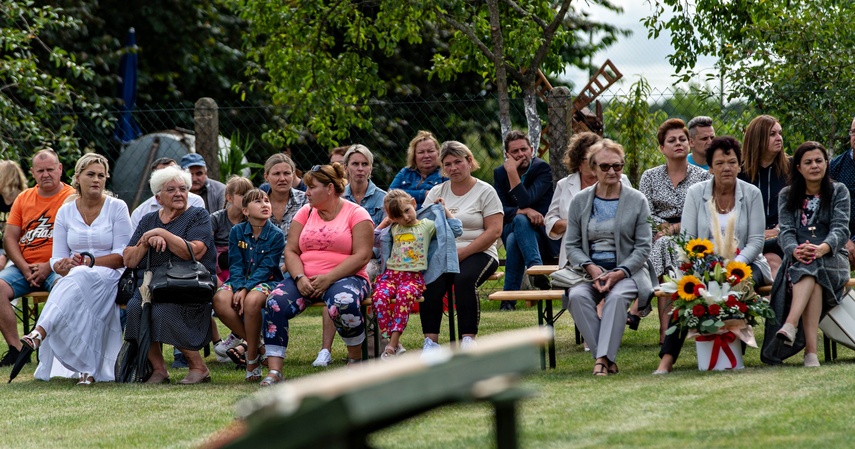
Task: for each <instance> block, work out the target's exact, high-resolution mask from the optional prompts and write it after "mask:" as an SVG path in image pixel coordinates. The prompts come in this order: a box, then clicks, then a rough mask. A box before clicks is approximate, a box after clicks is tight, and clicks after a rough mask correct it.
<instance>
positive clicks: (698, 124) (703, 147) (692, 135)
mask: <svg viewBox="0 0 855 449" xmlns="http://www.w3.org/2000/svg"><path fill="white" fill-rule="evenodd" d="M686 127H687V128H689V148H691V149H692V152H691V153H690V154H689V156H688V161H689V163H690V164H692V165H697V166H698V167H701V168H703V169H704V170H709V168H710V166H709V162H708V161H707V148H709V146H710V143H712V140H713V139H715V129H714V128H713V126H712V119H711V118H709V117H706V116H703V115H699V116H697V117H695V118H693V119H691V120H689V124H688V125H686Z"/></svg>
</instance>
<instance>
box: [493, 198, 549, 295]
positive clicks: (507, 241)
mask: <svg viewBox="0 0 855 449" xmlns="http://www.w3.org/2000/svg"><path fill="white" fill-rule="evenodd" d="M502 242H503V243H504V245H505V251H506V254H505V288H504V289H505V290H506V291H509V290H519V289H520V286H521V285H522V280H523V276H524V275H525V270H526V269H527V268H528V267H531V266H532V265H542V264H543V259H542V258H541V256H540V248H548V246H547V245H548V241H547V237H546V233H545V232H544V231H543V226H539V227H535V226H533V225H532V224H531V221H530V220H529V219H528V217H526V216H525V215H524V214H517V215H516V216H514V219H513V220H511V222H510V223H508V224H506V225H505V227H504V228H503V229H502Z"/></svg>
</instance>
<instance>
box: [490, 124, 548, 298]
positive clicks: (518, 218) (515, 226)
mask: <svg viewBox="0 0 855 449" xmlns="http://www.w3.org/2000/svg"><path fill="white" fill-rule="evenodd" d="M504 147H505V163H504V164H503V165H502V166H500V167H498V168H496V169H495V170H494V171H493V182H494V185H495V188H496V192H497V193H498V194H499V199H500V200H501V201H502V206H503V208H504V212H505V216H504V223H505V225H504V228H503V229H502V242H503V243H504V245H505V250H506V255H505V287H504V289H505V290H519V289H520V286H521V285H522V280H523V276H524V275H525V271H526V269H527V268H529V267H531V266H532V265H541V264H543V256H546V257H553V253H554V250H553V249H552V248H551V244H550V242H551V241H550V240H549V238H548V237H547V236H546V230H545V228H544V226H543V216H544V215H545V214H546V211H547V210H548V209H549V203H550V202H551V201H552V192H553V186H552V169H551V168H550V167H549V164H547V163H546V162H545V161H544V160H543V159H540V158H538V157H535V156H534V149H533V148H532V146H531V141H530V140H529V137H528V135H526V134H524V133H522V132H520V131H511V132H509V133H508V135H507V136H505V142H504ZM532 281H533V282H534V284H535V286H536V287H538V288H549V280H548V279H547V278H546V277H545V276H539V277H535V278H534V279H532ZM514 308H515V304H514V303H513V302H510V301H503V302H502V309H503V310H513V309H514Z"/></svg>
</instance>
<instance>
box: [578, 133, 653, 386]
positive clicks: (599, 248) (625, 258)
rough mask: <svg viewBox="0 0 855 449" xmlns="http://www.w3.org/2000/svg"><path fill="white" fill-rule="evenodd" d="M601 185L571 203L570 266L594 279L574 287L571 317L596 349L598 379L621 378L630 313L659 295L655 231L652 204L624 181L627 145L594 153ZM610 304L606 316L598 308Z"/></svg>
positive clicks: (605, 145)
mask: <svg viewBox="0 0 855 449" xmlns="http://www.w3.org/2000/svg"><path fill="white" fill-rule="evenodd" d="M588 164H590V167H591V168H592V169H593V170H594V171H595V172H596V174H597V183H596V184H594V185H593V186H592V187H589V188H587V189H585V190H583V191H581V192H579V193H578V194H577V195H576V196H575V197H574V198H573V201H572V202H571V203H570V210H569V213H568V214H567V217H568V223H567V231H566V233H565V235H564V246H565V249H566V252H567V259H568V263H570V264H571V265H573V266H580V267H582V268H584V269H585V270H586V271H587V272H588V274H589V275H590V276H591V277H592V278H593V279H594V282H592V283H582V284H579V285H576V286H575V287H573V288H571V289H570V290H569V292H568V297H569V298H570V314H571V315H573V321H575V322H576V326H577V327H578V329H579V331H580V332H581V333H582V336H583V337H584V338H585V341H586V342H587V343H588V346H589V347H590V348H591V355H592V356H593V357H594V359H595V363H594V371H593V373H594V375H596V376H606V375H608V374H617V372H618V366H617V363H616V358H617V352H618V348H620V341H621V338H623V332H624V328H625V323H626V309H627V307H629V304H630V302H632V301H633V300H634V299H635V298H638V297H641V298H648V297H649V296H650V293H651V292H652V291H653V286H652V283H651V282H650V274H649V273H648V271H647V258H648V256H649V255H650V248H651V246H652V237H653V235H652V234H653V231H652V230H651V228H650V224H649V223H648V220H649V218H650V209H649V208H648V207H647V200H646V199H645V198H644V195H642V194H641V192H639V191H638V190H635V189H633V188H632V187H628V186H626V185H623V184H622V183H621V172H622V171H623V166H624V153H623V147H622V146H620V145H619V144H617V143H615V142H613V141H611V140H609V139H604V140H602V141H601V142H598V143H596V144H594V145H593V146H592V147H591V149H590V151H589V152H588ZM601 301H604V306H603V311H602V317H600V316H598V315H597V304H598V303H599V302H601Z"/></svg>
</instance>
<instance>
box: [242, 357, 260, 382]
mask: <svg viewBox="0 0 855 449" xmlns="http://www.w3.org/2000/svg"><path fill="white" fill-rule="evenodd" d="M259 360H261V355H256V356H255V358H254V359H252V360H247V361H246V366H247V368H249V365H257V366H256V367H255V369H253V370H252V371H250V370H249V369H247V370H246V378H245V379H244V380H246V381H247V382H258V380H259V379H261V363H259Z"/></svg>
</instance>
